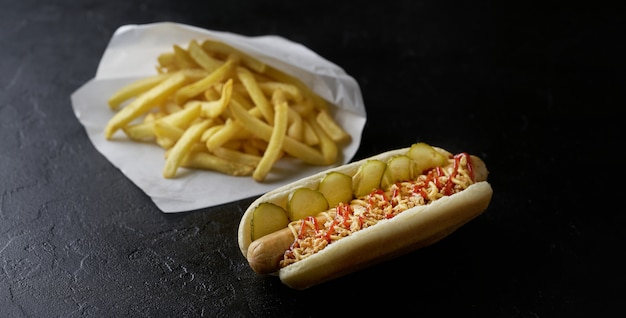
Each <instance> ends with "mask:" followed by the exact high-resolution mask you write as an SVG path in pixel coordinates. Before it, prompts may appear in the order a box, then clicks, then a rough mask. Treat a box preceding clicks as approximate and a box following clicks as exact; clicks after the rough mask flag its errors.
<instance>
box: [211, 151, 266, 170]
mask: <svg viewBox="0 0 626 318" xmlns="http://www.w3.org/2000/svg"><path fill="white" fill-rule="evenodd" d="M213 153H214V154H215V155H216V156H218V157H220V158H223V159H226V160H229V161H233V162H239V163H242V164H244V165H248V166H251V167H256V166H257V165H258V164H259V162H260V161H261V156H256V155H251V154H248V153H244V152H241V151H237V150H232V149H228V148H225V147H218V148H215V149H214V150H213Z"/></svg>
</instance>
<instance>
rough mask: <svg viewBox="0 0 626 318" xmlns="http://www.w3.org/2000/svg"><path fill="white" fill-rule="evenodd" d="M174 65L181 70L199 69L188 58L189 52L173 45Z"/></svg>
mask: <svg viewBox="0 0 626 318" xmlns="http://www.w3.org/2000/svg"><path fill="white" fill-rule="evenodd" d="M174 65H176V67H178V68H179V69H181V70H184V69H193V68H197V67H199V65H198V64H197V63H196V62H194V60H193V59H192V58H191V57H190V56H189V52H187V51H186V50H185V49H183V48H182V47H180V46H178V45H174Z"/></svg>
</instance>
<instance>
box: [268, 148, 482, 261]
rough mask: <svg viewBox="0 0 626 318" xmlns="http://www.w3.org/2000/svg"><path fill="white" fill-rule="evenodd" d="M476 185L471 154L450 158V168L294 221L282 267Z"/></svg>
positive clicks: (430, 172) (428, 172) (431, 170)
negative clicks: (362, 231) (360, 231)
mask: <svg viewBox="0 0 626 318" xmlns="http://www.w3.org/2000/svg"><path fill="white" fill-rule="evenodd" d="M473 183H474V175H473V171H472V165H471V162H470V157H469V154H467V153H460V154H457V155H455V156H453V157H451V158H449V160H448V165H446V166H444V167H435V168H432V169H430V170H427V171H424V172H423V174H422V175H420V176H418V177H417V178H416V179H415V180H409V181H401V182H397V183H395V184H392V185H391V186H389V188H388V189H386V190H383V189H375V190H373V191H372V192H371V193H369V194H367V195H365V196H363V197H359V198H355V199H353V200H352V201H351V202H350V204H346V203H340V204H339V205H337V206H336V207H333V208H331V209H330V210H328V211H325V212H322V213H320V214H319V215H317V216H316V217H312V216H311V217H307V218H305V219H302V220H298V221H293V222H291V223H289V229H290V230H291V232H292V234H293V236H294V237H295V240H294V242H293V244H292V245H291V247H290V248H289V249H288V250H287V251H286V252H285V254H284V256H283V259H282V260H281V261H280V267H281V268H282V267H285V266H287V265H290V264H293V263H295V262H298V261H300V260H302V259H305V258H307V257H309V256H311V255H313V254H315V253H317V252H319V251H321V250H322V249H324V248H325V247H326V246H327V245H328V244H332V243H333V242H335V241H337V240H340V239H342V238H344V237H348V236H350V235H351V234H352V233H354V232H357V231H359V230H362V229H365V228H368V227H370V226H374V225H376V224H377V223H378V222H380V221H382V220H386V219H391V218H393V217H395V216H396V215H398V214H400V213H402V212H404V211H406V210H408V209H411V208H413V207H415V206H421V205H427V204H429V203H431V202H433V201H435V200H437V199H439V198H441V197H444V196H450V195H452V194H455V193H457V192H461V191H463V190H465V189H466V188H467V187H469V186H470V185H472V184H473Z"/></svg>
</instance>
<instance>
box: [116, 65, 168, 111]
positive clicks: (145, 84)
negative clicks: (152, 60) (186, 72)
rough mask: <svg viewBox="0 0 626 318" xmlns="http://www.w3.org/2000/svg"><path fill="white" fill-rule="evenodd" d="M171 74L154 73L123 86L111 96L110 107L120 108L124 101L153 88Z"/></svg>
mask: <svg viewBox="0 0 626 318" xmlns="http://www.w3.org/2000/svg"><path fill="white" fill-rule="evenodd" d="M169 76H171V74H159V75H154V76H150V77H146V78H143V79H140V80H137V81H135V82H132V83H131V84H129V85H126V86H124V87H122V88H121V89H119V90H118V91H117V92H115V93H114V94H113V95H111V97H109V107H111V109H113V110H116V109H118V108H119V106H120V105H121V104H122V103H123V102H125V101H127V100H129V99H131V98H133V97H136V96H137V95H139V94H141V93H143V92H145V91H147V90H149V89H151V88H153V87H154V86H156V85H157V84H159V83H161V82H163V81H164V80H165V79H166V78H168V77H169Z"/></svg>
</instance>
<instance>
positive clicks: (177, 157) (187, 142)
mask: <svg viewBox="0 0 626 318" xmlns="http://www.w3.org/2000/svg"><path fill="white" fill-rule="evenodd" d="M209 125H210V121H209V120H203V121H200V122H197V123H195V124H193V125H192V126H191V127H189V128H188V129H187V130H185V132H184V133H183V135H182V136H181V137H180V139H178V141H177V142H176V144H175V145H174V147H172V150H171V152H170V153H169V154H168V156H167V159H166V160H165V168H164V169H163V177H165V178H173V177H175V176H176V170H177V169H178V167H180V165H181V163H182V162H183V160H184V159H185V156H187V154H188V153H189V150H190V149H191V147H192V146H193V144H194V143H196V142H197V141H198V140H200V137H201V136H202V133H203V132H204V130H205V129H207V127H209Z"/></svg>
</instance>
